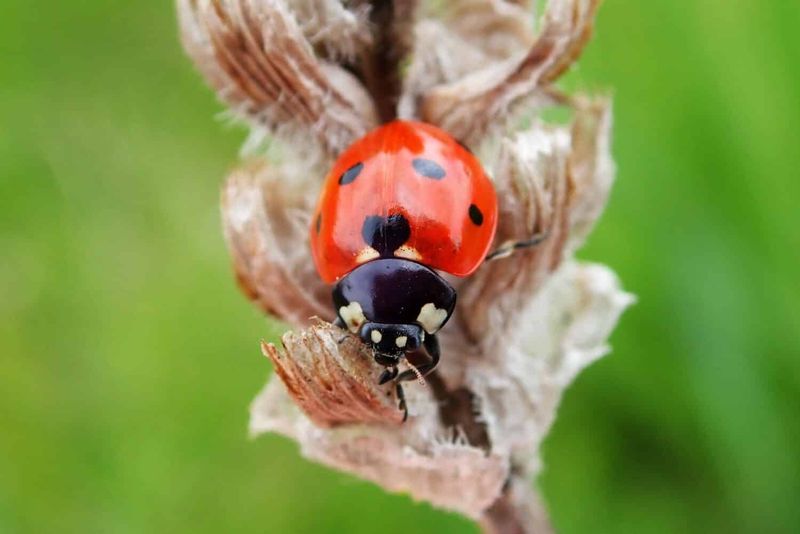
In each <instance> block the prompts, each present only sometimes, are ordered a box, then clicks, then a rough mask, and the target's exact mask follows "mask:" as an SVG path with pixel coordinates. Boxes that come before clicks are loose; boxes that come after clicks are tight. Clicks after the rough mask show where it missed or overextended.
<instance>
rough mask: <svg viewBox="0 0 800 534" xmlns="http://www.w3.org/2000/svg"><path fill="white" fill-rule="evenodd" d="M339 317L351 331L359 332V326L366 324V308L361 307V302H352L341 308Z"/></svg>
mask: <svg viewBox="0 0 800 534" xmlns="http://www.w3.org/2000/svg"><path fill="white" fill-rule="evenodd" d="M339 317H341V318H342V321H344V323H345V324H346V325H347V328H349V329H350V331H351V332H353V333H356V332H358V327H359V326H361V325H362V324H364V323H365V322H366V320H367V318H366V317H364V310H362V309H361V304H359V303H358V302H355V301H353V302H351V303H350V304H348V305H347V306H342V307H341V308H339Z"/></svg>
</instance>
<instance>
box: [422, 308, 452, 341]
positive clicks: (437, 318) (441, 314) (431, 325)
mask: <svg viewBox="0 0 800 534" xmlns="http://www.w3.org/2000/svg"><path fill="white" fill-rule="evenodd" d="M445 319H447V310H444V309H441V308H437V307H436V306H435V305H434V304H433V303H432V302H429V303H427V304H426V305H424V306H423V307H422V309H421V310H420V311H419V315H418V316H417V322H418V323H419V324H421V325H422V328H424V329H425V331H426V332H427V333H429V334H433V333H434V332H436V331H437V330H439V328H441V326H442V323H443V322H444V321H445Z"/></svg>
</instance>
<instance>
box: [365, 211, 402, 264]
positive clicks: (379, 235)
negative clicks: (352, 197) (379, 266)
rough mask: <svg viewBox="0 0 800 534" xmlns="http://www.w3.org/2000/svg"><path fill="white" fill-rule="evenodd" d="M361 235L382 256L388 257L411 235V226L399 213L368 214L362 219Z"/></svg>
mask: <svg viewBox="0 0 800 534" xmlns="http://www.w3.org/2000/svg"><path fill="white" fill-rule="evenodd" d="M361 235H362V237H363V238H364V241H365V242H366V243H367V244H368V245H369V246H371V247H372V248H374V249H375V250H377V251H378V253H379V254H380V255H381V257H382V258H390V257H392V255H393V253H394V251H395V250H397V249H398V248H400V247H401V246H403V245H404V244H405V242H406V241H408V238H409V237H411V226H410V225H409V224H408V220H406V218H405V217H403V214H401V213H397V214H395V215H390V216H389V217H381V216H380V215H370V216H369V217H367V218H366V219H364V226H362V227H361Z"/></svg>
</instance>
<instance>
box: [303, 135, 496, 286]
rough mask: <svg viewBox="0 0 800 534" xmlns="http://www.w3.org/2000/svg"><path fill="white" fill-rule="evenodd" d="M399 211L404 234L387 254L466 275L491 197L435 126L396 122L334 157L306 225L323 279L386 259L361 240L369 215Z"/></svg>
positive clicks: (477, 253) (481, 247)
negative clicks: (395, 246)
mask: <svg viewBox="0 0 800 534" xmlns="http://www.w3.org/2000/svg"><path fill="white" fill-rule="evenodd" d="M392 216H396V217H399V216H402V218H404V219H405V221H404V224H405V222H406V221H407V225H408V230H410V233H408V236H407V239H405V238H404V240H403V244H402V246H400V247H398V248H397V249H394V250H391V251H389V252H388V254H390V255H389V256H388V257H398V258H405V259H410V260H413V261H416V262H419V263H421V264H423V265H426V266H428V267H430V268H432V269H437V270H440V271H444V272H446V273H450V274H452V275H455V276H467V275H469V274H471V273H472V272H473V271H475V269H477V268H478V266H479V265H480V264H481V262H482V261H483V260H484V258H485V257H486V254H487V252H488V250H489V247H490V246H491V243H492V239H493V238H494V234H495V231H496V229H497V195H496V193H495V190H494V186H493V185H492V182H491V180H490V179H489V178H488V177H487V176H486V173H485V172H484V171H483V168H482V166H481V164H480V163H479V162H478V160H477V159H476V158H475V157H474V156H473V155H472V154H471V153H470V152H469V151H468V150H466V149H465V148H464V147H462V146H461V145H460V144H459V143H458V142H457V141H456V140H454V139H453V138H452V137H450V136H449V135H448V134H447V133H445V132H444V131H442V130H441V129H439V128H436V127H435V126H432V125H430V124H425V123H421V122H413V121H400V120H396V121H393V122H390V123H388V124H385V125H383V126H380V127H379V128H376V129H375V130H373V131H371V132H370V133H368V134H367V135H365V136H364V137H362V138H361V139H359V140H358V141H356V142H355V143H353V144H352V145H351V146H350V147H349V148H348V149H347V150H345V151H344V153H343V154H342V155H341V156H340V157H339V159H338V160H337V161H336V163H335V164H334V165H333V168H332V169H331V171H330V173H329V174H328V176H327V178H326V179H325V185H324V187H323V190H322V194H321V196H320V199H319V203H318V205H317V208H316V210H315V212H314V216H313V219H312V224H311V251H312V254H313V257H314V263H315V265H316V267H317V271H318V272H319V274H320V276H321V277H322V279H323V280H325V281H326V282H328V283H332V282H335V281H336V280H338V279H340V278H341V277H343V276H344V275H346V274H347V273H349V272H350V271H352V270H353V269H355V268H356V267H358V266H359V265H361V264H363V263H365V262H368V261H370V260H373V259H376V258H378V257H387V252H386V251H381V252H378V251H376V250H375V249H374V248H372V247H371V246H370V244H369V242H368V241H367V240H366V239H365V232H367V230H366V229H365V224H368V222H367V221H368V220H369V219H370V218H390V217H392Z"/></svg>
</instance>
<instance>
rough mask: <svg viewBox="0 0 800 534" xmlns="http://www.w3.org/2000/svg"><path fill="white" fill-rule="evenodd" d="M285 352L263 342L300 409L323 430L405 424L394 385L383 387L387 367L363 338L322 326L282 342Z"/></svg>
mask: <svg viewBox="0 0 800 534" xmlns="http://www.w3.org/2000/svg"><path fill="white" fill-rule="evenodd" d="M281 341H282V342H283V347H284V350H279V349H277V348H276V347H275V346H274V345H272V344H267V343H264V342H262V343H261V350H262V352H263V353H264V355H265V356H267V357H269V359H270V360H272V363H273V365H274V368H275V373H276V374H277V375H278V376H279V377H280V378H281V380H282V381H283V384H284V386H286V389H287V390H288V392H289V394H290V395H291V396H292V398H293V399H294V401H295V402H296V403H297V405H298V406H299V407H300V408H301V409H302V410H303V411H304V412H305V413H306V415H308V417H309V418H310V419H311V420H312V421H314V423H316V424H317V425H319V426H321V427H331V426H336V425H341V424H347V423H374V424H392V423H394V424H399V423H400V422H401V421H402V413H401V412H400V410H398V409H397V399H395V397H394V395H393V392H392V389H393V388H392V386H391V385H389V386H385V387H379V386H378V385H377V377H378V376H379V375H380V373H381V371H382V370H383V368H382V367H381V366H379V365H378V364H377V363H375V360H374V359H373V358H372V352H371V351H370V350H368V349H367V348H366V346H365V345H364V344H363V343H361V342H360V341H359V340H358V339H357V338H355V337H353V336H352V335H350V334H347V333H345V332H344V331H343V330H342V329H340V328H337V327H335V326H332V325H331V324H329V323H322V322H320V323H319V324H317V325H314V326H311V327H309V328H307V329H305V330H302V331H300V332H298V333H294V332H287V333H286V334H284V335H283V337H282V338H281Z"/></svg>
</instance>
